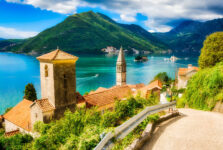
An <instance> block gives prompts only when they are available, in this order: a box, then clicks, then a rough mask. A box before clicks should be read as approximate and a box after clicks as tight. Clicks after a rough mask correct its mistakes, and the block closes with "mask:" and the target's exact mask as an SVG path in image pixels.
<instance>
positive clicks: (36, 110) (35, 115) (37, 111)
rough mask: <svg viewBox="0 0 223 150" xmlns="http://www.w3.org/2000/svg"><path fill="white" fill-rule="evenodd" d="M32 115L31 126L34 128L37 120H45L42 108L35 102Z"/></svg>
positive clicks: (31, 110)
mask: <svg viewBox="0 0 223 150" xmlns="http://www.w3.org/2000/svg"><path fill="white" fill-rule="evenodd" d="M30 113H31V114H30V115H31V126H32V129H33V127H34V124H35V122H36V121H43V114H42V111H41V109H40V108H39V106H37V104H36V103H35V104H34V105H32V107H31V109H30Z"/></svg>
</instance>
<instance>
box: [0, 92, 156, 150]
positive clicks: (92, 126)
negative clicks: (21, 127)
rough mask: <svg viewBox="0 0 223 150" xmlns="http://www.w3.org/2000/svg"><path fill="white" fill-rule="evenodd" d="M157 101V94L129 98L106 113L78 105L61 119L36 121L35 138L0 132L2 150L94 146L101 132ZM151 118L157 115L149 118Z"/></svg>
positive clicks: (80, 149) (86, 149) (110, 128)
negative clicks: (37, 134)
mask: <svg viewBox="0 0 223 150" xmlns="http://www.w3.org/2000/svg"><path fill="white" fill-rule="evenodd" d="M157 103H158V98H157V97H156V96H151V97H150V98H149V99H143V98H141V97H139V96H137V97H136V98H133V97H129V98H128V99H127V100H122V101H119V100H117V101H116V103H115V107H114V110H113V111H110V110H106V111H105V112H104V114H102V113H101V112H100V111H97V110H96V109H95V108H91V109H86V108H79V109H77V110H76V111H75V112H74V113H71V112H70V111H67V112H65V116H64V117H63V118H61V119H60V120H57V121H52V122H50V123H49V124H44V123H43V122H37V123H36V124H35V130H36V131H37V132H38V133H39V134H40V136H39V137H38V138H36V139H32V138H31V136H29V135H20V134H19V135H15V136H12V137H10V138H6V137H5V136H4V135H3V132H1V131H0V149H36V150H39V149H50V150H56V149H64V150H71V149H78V150H89V149H93V148H94V147H95V146H96V145H97V144H98V143H99V142H100V140H101V137H100V135H101V134H102V133H104V134H106V132H108V131H111V130H113V129H114V127H117V126H119V125H120V124H122V123H123V122H124V121H126V120H127V119H129V118H130V117H132V116H134V115H136V114H137V113H139V112H140V111H142V110H143V109H144V108H145V107H146V106H149V105H155V104H157ZM150 120H154V118H150V119H149V118H148V119H147V121H150ZM140 129H141V128H140Z"/></svg>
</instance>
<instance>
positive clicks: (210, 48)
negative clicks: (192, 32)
mask: <svg viewBox="0 0 223 150" xmlns="http://www.w3.org/2000/svg"><path fill="white" fill-rule="evenodd" d="M222 41H223V32H216V33H213V34H211V35H210V36H208V37H207V38H206V40H205V41H204V44H203V48H202V49H201V55H200V57H199V62H198V63H199V66H200V68H202V69H203V68H207V67H212V66H214V65H215V64H216V63H218V62H221V61H223V42H222Z"/></svg>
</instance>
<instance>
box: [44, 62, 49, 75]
mask: <svg viewBox="0 0 223 150" xmlns="http://www.w3.org/2000/svg"><path fill="white" fill-rule="evenodd" d="M44 69H45V77H48V66H47V65H45V68H44Z"/></svg>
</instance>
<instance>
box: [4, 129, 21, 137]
mask: <svg viewBox="0 0 223 150" xmlns="http://www.w3.org/2000/svg"><path fill="white" fill-rule="evenodd" d="M18 133H20V131H19V129H17V130H14V131H10V132H6V133H5V136H6V137H10V136H13V135H15V134H18Z"/></svg>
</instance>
